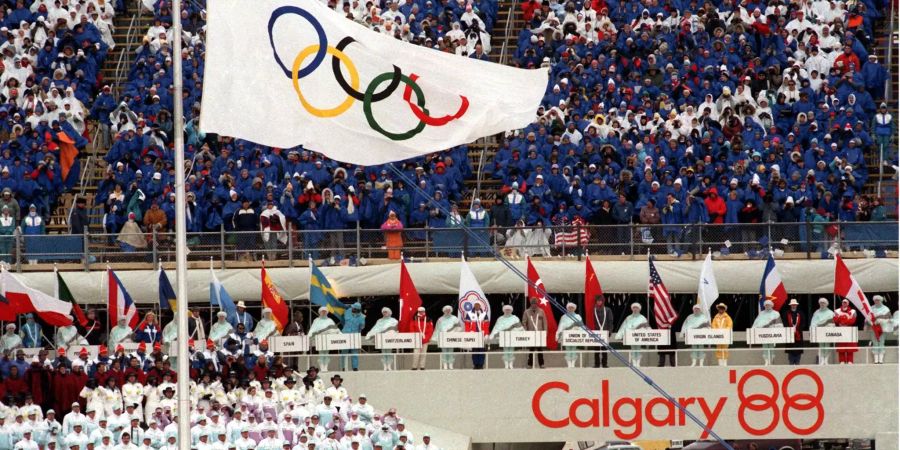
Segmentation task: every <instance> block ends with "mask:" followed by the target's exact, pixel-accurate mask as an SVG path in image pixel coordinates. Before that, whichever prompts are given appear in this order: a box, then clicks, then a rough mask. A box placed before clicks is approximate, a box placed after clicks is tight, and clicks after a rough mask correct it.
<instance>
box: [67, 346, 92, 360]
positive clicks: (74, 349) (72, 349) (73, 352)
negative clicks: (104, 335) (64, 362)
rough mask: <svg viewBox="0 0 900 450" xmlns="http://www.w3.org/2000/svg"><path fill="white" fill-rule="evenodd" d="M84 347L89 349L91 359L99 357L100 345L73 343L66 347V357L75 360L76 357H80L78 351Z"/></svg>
mask: <svg viewBox="0 0 900 450" xmlns="http://www.w3.org/2000/svg"><path fill="white" fill-rule="evenodd" d="M82 348H86V349H87V351H88V358H90V359H97V355H99V354H100V346H99V345H71V346H69V348H67V349H66V357H68V358H69V359H70V360H72V361H75V360H76V359H78V352H80V351H81V349H82Z"/></svg>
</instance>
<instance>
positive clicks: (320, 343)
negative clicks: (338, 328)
mask: <svg viewBox="0 0 900 450" xmlns="http://www.w3.org/2000/svg"><path fill="white" fill-rule="evenodd" d="M361 339H362V338H361V337H360V335H359V333H329V334H318V335H316V336H315V338H314V339H313V341H314V342H313V345H314V346H315V347H316V350H318V351H331V350H357V349H359V348H360V342H361Z"/></svg>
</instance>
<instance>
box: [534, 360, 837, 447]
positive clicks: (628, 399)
mask: <svg viewBox="0 0 900 450" xmlns="http://www.w3.org/2000/svg"><path fill="white" fill-rule="evenodd" d="M727 374H728V384H729V385H731V386H733V387H734V391H733V392H728V393H727V394H726V395H721V396H690V397H676V398H675V400H676V401H677V402H678V403H679V404H681V405H682V406H684V407H685V408H686V409H687V410H688V411H689V412H690V413H691V414H693V415H694V416H696V417H698V418H699V419H700V420H701V421H703V423H705V424H706V426H707V427H708V428H710V429H712V430H716V426H717V424H721V422H722V421H736V422H737V424H738V425H739V426H740V428H741V429H743V430H744V431H745V432H746V433H747V434H749V435H752V436H766V435H768V434H770V433H772V431H774V430H775V429H776V428H777V427H778V426H779V425H782V426H784V427H785V428H787V429H788V430H789V431H790V432H791V433H793V434H795V435H797V436H808V435H811V434H813V433H815V432H816V431H817V430H818V429H819V428H820V427H821V426H822V422H823V421H824V420H825V409H824V407H823V406H822V397H823V395H824V393H825V390H824V386H823V383H822V379H821V378H820V377H819V375H818V374H816V373H815V372H814V371H812V370H810V369H806V368H801V369H796V370H793V371H790V372H788V373H787V374H786V375H785V376H784V377H783V378H781V379H779V378H778V377H777V376H776V375H774V374H773V373H772V372H770V371H768V370H765V369H751V370H747V371H745V372H743V373H740V374H739V373H738V372H736V371H735V370H729V371H728V372H727ZM722 375H724V372H723V373H722ZM597 388H598V389H597V391H596V392H595V395H590V396H575V395H572V393H571V392H570V386H569V384H568V383H565V382H562V381H548V382H545V383H543V384H542V385H540V386H539V387H538V388H537V389H536V390H535V391H534V394H533V396H532V398H531V409H532V412H533V413H534V418H535V419H536V420H537V421H538V423H540V424H541V425H543V426H545V427H548V428H566V427H577V428H605V429H608V430H610V431H612V433H613V434H614V435H615V436H616V437H618V438H620V439H629V440H630V439H635V438H638V437H639V436H641V434H642V433H643V432H644V430H645V429H646V428H648V427H653V428H659V429H666V428H671V429H674V428H681V427H697V426H696V425H695V424H694V423H692V422H691V420H690V419H689V418H688V417H687V414H686V413H685V412H684V411H682V410H680V409H679V408H678V407H677V406H676V405H675V404H674V403H673V402H672V401H670V400H669V399H667V398H666V397H663V396H662V395H659V396H640V397H632V396H629V393H628V392H618V391H616V380H614V379H613V380H607V379H600V380H599V382H598V384H597ZM566 404H568V408H565V407H560V405H562V406H565V405H566ZM549 405H553V406H554V407H553V408H549V407H548V406H549ZM551 410H552V411H551ZM561 411H562V412H565V411H567V412H568V413H567V414H564V413H563V414H560V412H561ZM734 411H736V413H735V412H734ZM723 412H728V413H727V414H723ZM801 416H802V417H801ZM673 431H674V430H673ZM699 434H700V438H701V439H705V438H707V437H708V433H706V432H705V431H703V432H701V433H699Z"/></svg>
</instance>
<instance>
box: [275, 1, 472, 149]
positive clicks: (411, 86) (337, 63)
mask: <svg viewBox="0 0 900 450" xmlns="http://www.w3.org/2000/svg"><path fill="white" fill-rule="evenodd" d="M288 14H296V15H298V16H300V17H302V18H303V19H305V20H306V21H307V22H309V23H310V25H311V26H312V27H313V29H314V30H315V32H316V37H317V39H318V43H317V44H311V45H309V46H307V47H306V48H304V49H303V50H301V51H300V52H299V53H298V54H297V56H296V57H294V62H293V64H292V66H291V68H290V69H289V68H288V67H287V66H285V64H284V62H283V61H282V60H281V57H280V56H279V55H278V51H277V49H276V48H275V35H274V33H273V30H274V28H275V23H276V22H277V21H278V19H279V18H280V17H281V16H284V15H288ZM268 31H269V45H271V47H272V55H273V56H274V58H275V62H276V63H277V64H278V66H279V67H280V68H281V70H282V71H283V72H284V74H285V75H286V76H287V77H288V78H290V79H291V82H292V84H293V87H294V91H295V92H296V93H297V98H298V99H299V100H300V104H301V105H302V106H303V109H305V110H306V112H308V113H310V114H312V115H313V116H316V117H321V118H329V117H337V116H340V115H342V114H344V113H345V112H347V110H348V109H350V107H351V106H353V103H354V101H355V100H359V101H361V102H363V113H364V114H365V117H366V121H367V122H368V124H369V127H371V128H372V130H374V131H377V132H378V133H380V134H381V135H382V136H384V137H386V138H388V139H391V140H394V141H403V140H407V139H410V138H412V137H414V136H416V135H418V134H419V133H421V132H422V131H423V130H424V129H425V126H426V125H430V126H436V127H440V126H444V125H446V124H448V123H450V122H452V121H454V120H456V119H459V118H461V117H463V116H464V115H465V114H466V112H467V111H468V109H469V99H468V98H466V97H465V96H463V95H460V96H459V97H460V105H459V108H458V109H457V111H456V113H454V114H450V115H445V116H441V117H432V116H431V115H430V114H429V112H428V109H426V108H425V94H424V92H423V91H422V88H421V86H419V84H418V83H416V80H418V78H419V76H418V75H416V74H414V73H410V74H409V75H405V74H403V71H402V70H401V69H400V68H399V67H397V66H396V65H394V66H392V67H393V71H391V72H385V73H382V74H380V75H378V76H376V77H375V78H374V79H372V81H371V82H370V83H369V85H368V86H367V87H366V89H365V92H360V90H359V88H360V77H359V71H358V70H357V68H356V65H355V64H354V62H353V60H352V59H351V58H350V57H349V56H348V55H347V54H346V53H344V49H345V48H347V46H348V45H350V44H352V43H354V42H357V41H356V40H355V39H354V38H353V37H350V36H347V37H344V38H343V39H341V40H340V42H339V43H338V45H337V46H335V47H332V46H330V45H328V38H327V36H326V35H325V29H324V28H323V27H322V24H321V23H320V22H319V21H318V20H317V19H316V18H315V17H314V16H313V15H312V14H311V13H310V12H308V11H307V10H305V9H303V8H299V7H296V6H282V7H279V8H276V9H275V10H274V11H273V12H272V15H271V16H270V17H269V24H268ZM311 55H312V61H310V63H309V64H308V65H307V66H306V67H303V68H301V66H302V65H303V62H304V61H306V60H307V59H308V58H309V57H310V56H311ZM326 55H331V71H332V74H333V75H334V78H335V81H337V83H338V85H339V86H340V87H341V89H342V90H343V91H344V93H345V94H346V95H347V97H346V98H345V99H344V100H343V101H342V102H341V103H340V104H338V105H337V106H335V107H333V108H317V107H315V106H313V105H312V104H310V103H309V101H308V100H307V99H306V97H305V96H304V95H303V91H302V90H301V89H300V80H301V79H303V78H305V77H307V76H309V75H310V74H312V72H313V71H315V70H316V69H318V68H319V66H321V65H322V62H323V61H324V60H325V56H326ZM341 64H344V65H345V66H347V72H348V74H349V75H350V82H349V83H348V82H347V80H346V78H345V77H344V73H343V71H342V70H341ZM385 82H388V84H387V86H385V87H384V89H382V90H380V91H378V92H375V91H376V90H377V89H378V87H379V86H381V85H382V84H384V83H385ZM401 82H403V83H404V84H405V85H406V87H405V88H404V90H403V101H405V102H406V104H407V105H408V106H409V109H410V111H411V112H412V113H413V115H414V116H415V117H416V118H417V119H418V120H419V123H418V124H417V125H416V126H414V127H413V128H411V129H409V130H407V131H405V132H402V133H394V132H391V131H387V130H385V129H384V128H383V127H382V126H381V124H379V123H378V121H377V120H376V119H375V116H374V114H373V112H372V104H373V103H377V102H380V101H382V100H386V99H387V98H388V97H390V96H391V94H393V93H394V92H396V90H397V88H398V87H399V86H400V83H401ZM413 93H415V95H416V101H415V103H414V102H412V100H411V98H412V94H413Z"/></svg>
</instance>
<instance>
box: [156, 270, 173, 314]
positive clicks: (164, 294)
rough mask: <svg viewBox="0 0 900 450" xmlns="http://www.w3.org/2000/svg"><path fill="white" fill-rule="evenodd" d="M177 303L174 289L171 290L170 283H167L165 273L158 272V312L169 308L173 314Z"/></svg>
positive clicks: (167, 279)
mask: <svg viewBox="0 0 900 450" xmlns="http://www.w3.org/2000/svg"><path fill="white" fill-rule="evenodd" d="M176 306H177V303H176V302H175V289H172V283H169V277H167V276H166V271H165V270H162V269H160V270H159V310H160V311H162V310H164V309H166V308H169V309H170V310H172V311H173V312H174V311H175V308H176Z"/></svg>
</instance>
